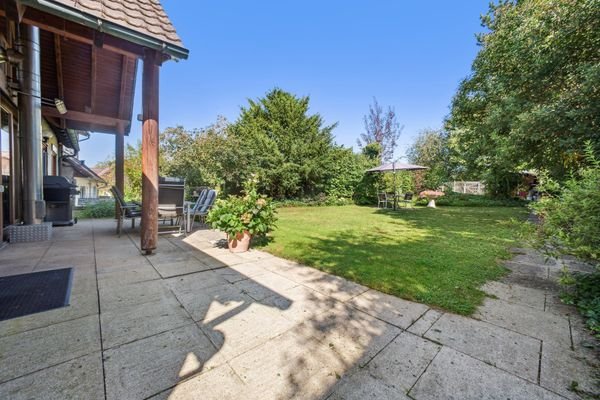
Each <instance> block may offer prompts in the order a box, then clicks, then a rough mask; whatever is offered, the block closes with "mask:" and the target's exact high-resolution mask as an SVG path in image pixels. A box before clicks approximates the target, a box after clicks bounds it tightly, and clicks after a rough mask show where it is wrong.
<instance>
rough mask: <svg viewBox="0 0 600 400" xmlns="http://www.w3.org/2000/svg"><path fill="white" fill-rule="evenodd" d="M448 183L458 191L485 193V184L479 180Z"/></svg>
mask: <svg viewBox="0 0 600 400" xmlns="http://www.w3.org/2000/svg"><path fill="white" fill-rule="evenodd" d="M446 185H447V186H448V187H449V188H450V189H452V191H453V192H456V193H466V194H478V195H483V194H485V184H484V183H482V182H479V181H453V182H448V183H447V184H446Z"/></svg>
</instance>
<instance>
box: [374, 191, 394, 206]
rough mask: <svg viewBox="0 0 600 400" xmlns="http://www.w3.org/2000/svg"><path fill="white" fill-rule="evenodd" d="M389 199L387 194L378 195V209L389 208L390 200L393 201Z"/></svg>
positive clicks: (380, 193)
mask: <svg viewBox="0 0 600 400" xmlns="http://www.w3.org/2000/svg"><path fill="white" fill-rule="evenodd" d="M389 197H390V196H389V195H388V194H387V193H385V192H379V193H377V208H387V207H388V202H389V201H390V200H392V199H390V198H389ZM382 205H383V207H382Z"/></svg>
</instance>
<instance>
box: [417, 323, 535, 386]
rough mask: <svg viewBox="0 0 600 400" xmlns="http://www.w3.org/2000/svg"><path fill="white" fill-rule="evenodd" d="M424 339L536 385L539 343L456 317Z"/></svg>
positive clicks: (437, 326) (491, 326) (484, 324)
mask: <svg viewBox="0 0 600 400" xmlns="http://www.w3.org/2000/svg"><path fill="white" fill-rule="evenodd" d="M424 337H425V338H427V339H430V340H433V341H435V342H437V343H441V344H443V345H445V346H448V347H451V348H453V349H455V350H458V351H460V352H462V353H465V354H467V355H469V356H471V357H474V358H476V359H478V360H481V361H483V362H485V363H488V364H490V365H493V366H496V367H498V368H501V369H503V370H505V371H508V372H510V373H512V374H514V375H517V376H519V377H521V378H524V379H527V380H529V381H531V382H534V383H537V378H538V367H539V362H540V350H541V341H540V340H538V339H534V338H532V337H529V336H525V335H521V334H519V333H516V332H513V331H509V330H507V329H504V328H500V327H498V326H495V325H492V324H489V323H486V322H482V321H477V320H474V319H471V318H466V317H461V316H459V315H454V314H444V315H443V316H442V317H441V318H440V319H438V320H437V322H436V323H435V324H433V326H432V327H431V329H429V330H428V331H427V333H426V334H425V336H424Z"/></svg>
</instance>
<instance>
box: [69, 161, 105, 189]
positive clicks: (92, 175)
mask: <svg viewBox="0 0 600 400" xmlns="http://www.w3.org/2000/svg"><path fill="white" fill-rule="evenodd" d="M63 160H64V161H66V162H67V163H68V164H69V165H70V166H71V167H72V168H73V171H74V176H79V177H82V178H89V179H93V180H96V181H98V182H102V183H106V181H105V180H104V179H102V178H101V177H100V176H98V174H97V173H96V172H94V171H93V170H92V169H91V168H90V167H88V166H87V165H85V164H84V163H83V162H82V161H79V160H78V159H76V158H74V157H65V158H63Z"/></svg>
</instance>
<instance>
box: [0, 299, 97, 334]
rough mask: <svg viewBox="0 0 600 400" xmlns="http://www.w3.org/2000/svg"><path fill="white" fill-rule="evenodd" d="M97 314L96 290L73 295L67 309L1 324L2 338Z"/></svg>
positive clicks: (28, 316) (26, 316) (56, 309)
mask: <svg viewBox="0 0 600 400" xmlns="http://www.w3.org/2000/svg"><path fill="white" fill-rule="evenodd" d="M97 314H98V295H97V293H96V291H95V290H94V291H88V292H82V293H80V294H72V295H71V299H70V304H69V305H68V306H66V307H61V308H55V309H53V310H48V311H44V312H41V313H36V314H30V315H25V316H23V317H19V318H13V319H9V320H6V321H2V322H0V337H2V336H8V335H14V334H17V333H21V332H26V331H29V330H32V329H37V328H43V327H45V326H48V325H52V324H57V323H60V322H65V321H69V320H74V319H78V318H82V317H85V316H88V315H97Z"/></svg>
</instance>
